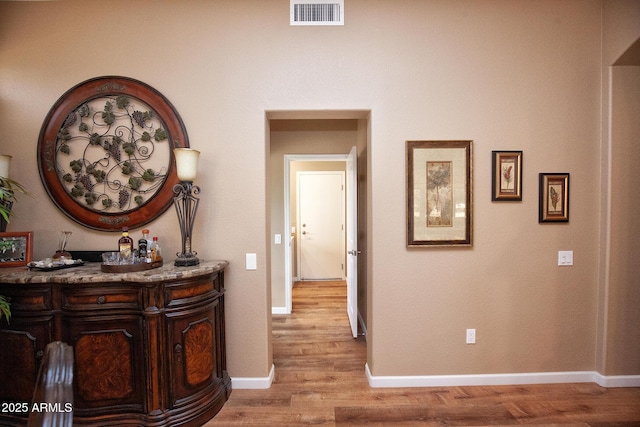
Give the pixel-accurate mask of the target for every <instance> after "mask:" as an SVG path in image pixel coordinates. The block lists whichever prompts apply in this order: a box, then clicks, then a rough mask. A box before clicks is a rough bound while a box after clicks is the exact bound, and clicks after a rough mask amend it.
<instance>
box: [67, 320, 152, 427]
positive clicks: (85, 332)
mask: <svg viewBox="0 0 640 427" xmlns="http://www.w3.org/2000/svg"><path fill="white" fill-rule="evenodd" d="M105 314H106V313H105ZM65 323H66V325H65V333H66V334H67V335H68V336H67V337H66V339H65V341H66V342H67V343H70V344H72V345H73V348H74V353H75V364H76V372H75V377H74V381H73V382H74V399H75V403H74V410H75V411H76V413H78V414H82V413H84V414H86V415H89V414H91V415H97V413H96V409H95V408H100V412H101V413H103V412H102V411H105V412H106V411H108V412H114V411H118V410H119V409H124V408H126V409H127V411H131V410H133V411H136V412H145V409H146V408H145V399H144V392H145V384H144V378H146V376H145V375H144V374H145V371H144V366H145V365H144V339H143V321H142V317H141V316H136V315H119V316H117V318H116V319H114V318H113V317H110V316H95V317H93V318H91V319H87V318H86V317H85V318H82V319H78V318H74V317H68V318H66V319H65Z"/></svg>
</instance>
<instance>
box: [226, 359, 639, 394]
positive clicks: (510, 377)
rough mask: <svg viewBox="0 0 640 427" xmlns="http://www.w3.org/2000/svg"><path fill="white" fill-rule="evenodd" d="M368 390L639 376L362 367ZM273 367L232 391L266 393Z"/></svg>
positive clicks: (610, 381) (624, 382)
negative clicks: (377, 371)
mask: <svg viewBox="0 0 640 427" xmlns="http://www.w3.org/2000/svg"><path fill="white" fill-rule="evenodd" d="M365 373H366V375H367V380H368V381H369V386H370V387H372V388H378V387H391V388H394V387H395V388H398V387H456V386H457V387H462V386H485V385H517V384H519V385H523V384H559V383H596V384H598V385H600V386H602V387H640V375H614V376H605V375H602V374H600V373H598V372H595V371H571V372H532V373H514V374H477V375H411V376H380V375H378V376H375V375H372V374H371V370H370V369H369V365H368V364H365ZM274 375H275V366H274V365H271V371H270V372H269V376H268V377H232V378H231V387H232V388H234V389H238V390H241V389H267V388H270V387H271V384H273V378H274Z"/></svg>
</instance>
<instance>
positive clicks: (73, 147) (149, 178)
mask: <svg viewBox="0 0 640 427" xmlns="http://www.w3.org/2000/svg"><path fill="white" fill-rule="evenodd" d="M181 147H182V148H188V147H189V140H188V137H187V132H186V129H185V127H184V124H183V123H182V119H181V118H180V116H179V115H178V113H177V111H176V110H175V108H174V107H173V106H172V105H171V103H170V102H169V100H167V99H166V98H165V97H164V96H163V95H162V94H161V93H160V92H158V91H157V90H155V89H154V88H152V87H151V86H149V85H147V84H145V83H142V82H140V81H137V80H134V79H131V78H127V77H118V76H105V77H97V78H93V79H90V80H87V81H84V82H82V83H80V84H78V85H76V86H75V87H73V88H71V89H69V90H68V91H67V92H66V93H65V94H64V95H62V96H61V97H60V99H58V101H57V102H56V103H55V104H54V105H53V107H52V108H51V110H50V111H49V114H48V115H47V117H46V118H45V120H44V123H43V125H42V129H41V130H40V137H39V139H38V169H39V171H40V177H41V179H42V183H43V184H44V186H45V189H46V190H47V193H48V194H49V197H50V198H51V200H52V201H53V202H54V203H55V204H56V206H58V208H60V210H62V212H64V213H65V214H66V215H67V216H69V217H70V218H72V219H73V220H75V221H76V222H78V223H79V224H82V225H84V226H86V227H89V228H92V229H96V230H104V231H117V230H121V229H122V227H129V228H136V227H140V226H143V225H144V224H147V223H148V222H150V221H152V220H154V219H155V218H157V217H158V216H159V215H160V214H162V213H163V212H164V211H165V210H166V209H167V208H168V207H169V206H170V205H171V204H172V201H173V192H172V188H173V186H174V185H175V184H177V183H178V182H179V181H178V177H177V174H176V168H175V162H174V160H173V149H174V148H181Z"/></svg>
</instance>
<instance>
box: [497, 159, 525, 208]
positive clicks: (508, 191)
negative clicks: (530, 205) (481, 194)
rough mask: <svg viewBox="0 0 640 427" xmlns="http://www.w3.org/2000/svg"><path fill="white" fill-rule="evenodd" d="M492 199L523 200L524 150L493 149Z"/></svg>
mask: <svg viewBox="0 0 640 427" xmlns="http://www.w3.org/2000/svg"><path fill="white" fill-rule="evenodd" d="M491 170H492V171H493V174H492V183H491V200H492V201H494V202H519V201H522V151H493V152H492V159H491Z"/></svg>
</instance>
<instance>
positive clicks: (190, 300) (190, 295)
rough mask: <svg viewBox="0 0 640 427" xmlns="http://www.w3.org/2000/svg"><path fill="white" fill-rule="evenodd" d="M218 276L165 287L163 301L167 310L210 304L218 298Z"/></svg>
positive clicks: (219, 294) (219, 293)
mask: <svg viewBox="0 0 640 427" xmlns="http://www.w3.org/2000/svg"><path fill="white" fill-rule="evenodd" d="M218 280H219V279H218V275H214V276H209V277H206V278H204V279H200V280H198V281H193V280H191V281H189V282H185V283H180V282H178V283H174V284H171V285H167V286H166V287H165V301H166V307H167V308H174V307H181V306H185V305H192V304H198V303H206V302H210V301H211V300H212V299H214V298H217V297H220V296H221V295H222V293H221V292H220V287H219V285H218Z"/></svg>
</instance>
